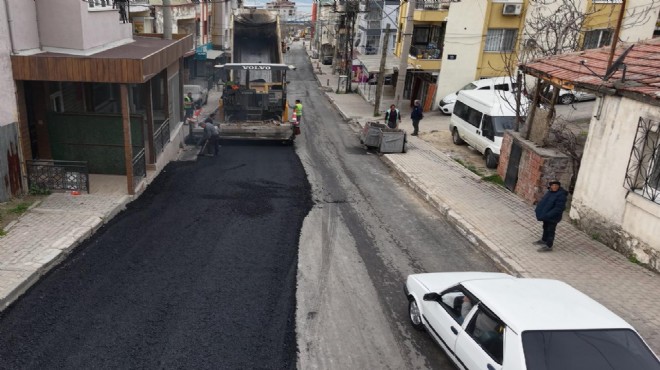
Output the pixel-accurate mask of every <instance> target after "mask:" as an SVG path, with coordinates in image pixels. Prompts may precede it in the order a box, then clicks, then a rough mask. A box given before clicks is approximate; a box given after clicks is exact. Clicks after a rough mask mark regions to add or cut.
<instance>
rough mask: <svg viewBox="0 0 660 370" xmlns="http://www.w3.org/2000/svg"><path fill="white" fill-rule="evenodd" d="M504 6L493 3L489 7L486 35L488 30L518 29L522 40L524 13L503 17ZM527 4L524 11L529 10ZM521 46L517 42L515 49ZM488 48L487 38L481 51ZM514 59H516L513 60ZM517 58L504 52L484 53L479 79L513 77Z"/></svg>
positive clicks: (478, 73) (478, 71)
mask: <svg viewBox="0 0 660 370" xmlns="http://www.w3.org/2000/svg"><path fill="white" fill-rule="evenodd" d="M503 8H504V4H499V3H497V4H495V3H491V5H490V6H489V7H488V10H487V12H488V15H487V16H486V26H485V27H484V35H486V34H488V29H490V28H508V29H517V30H518V39H520V34H521V33H522V27H523V24H524V20H525V15H524V11H523V12H521V15H503V14H502V10H503ZM527 8H528V5H527V3H524V4H523V9H527ZM518 45H519V43H518V42H516V44H515V46H514V48H517V47H518ZM485 46H486V38H485V37H484V38H483V39H482V43H481V50H484V48H485ZM512 58H514V59H512ZM516 59H517V56H516V55H515V54H514V53H510V52H509V53H502V52H492V51H484V52H483V53H482V54H481V58H480V61H479V67H478V70H477V74H476V76H477V78H487V77H500V76H507V75H513V72H514V70H515V68H516V65H517V60H516Z"/></svg>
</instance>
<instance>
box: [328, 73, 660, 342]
mask: <svg viewBox="0 0 660 370" xmlns="http://www.w3.org/2000/svg"><path fill="white" fill-rule="evenodd" d="M322 78H323V77H321V79H322ZM322 80H323V81H325V80H324V79H322ZM326 94H327V95H328V97H329V98H330V99H331V101H332V102H333V104H334V105H335V106H336V107H337V108H338V109H339V110H340V111H341V112H342V115H343V116H344V117H346V118H352V119H354V120H356V121H358V123H360V124H364V122H366V120H369V119H370V117H371V115H372V111H373V106H372V105H370V104H368V103H366V101H365V100H364V99H363V98H362V97H360V96H359V95H357V94H335V93H332V92H327V93H326ZM428 119H433V117H429V118H428ZM428 119H427V120H428ZM425 123H426V122H425ZM355 140H356V143H355V145H359V143H358V139H357V138H356V139H355ZM408 140H409V143H408V152H407V153H406V154H386V155H384V156H383V157H382V158H383V160H384V161H385V162H386V163H387V164H388V165H390V166H391V167H392V168H393V169H394V170H395V171H396V172H397V173H398V174H399V175H400V176H401V178H402V179H403V180H404V181H405V182H406V183H407V184H408V185H409V186H410V187H411V188H412V189H414V190H415V191H416V192H418V193H419V194H420V195H421V196H422V197H423V198H424V199H426V200H427V201H428V202H429V203H430V204H432V205H433V206H434V207H435V208H436V209H438V210H439V211H440V212H441V213H442V214H443V215H444V216H445V217H446V218H447V219H448V220H449V221H450V222H451V223H452V224H453V225H454V226H455V227H456V228H457V229H458V230H459V231H460V232H461V233H463V234H464V235H465V237H466V238H467V239H468V240H470V241H471V242H472V243H473V244H475V245H476V246H478V247H479V248H480V249H482V250H483V251H484V252H485V253H487V254H488V255H490V256H491V257H492V258H493V259H494V260H495V261H497V262H498V263H499V264H500V265H501V266H502V268H503V269H505V270H507V271H509V272H510V273H512V274H514V275H518V276H523V277H537V278H552V279H559V280H563V281H565V282H567V283H568V284H570V285H572V286H574V287H576V288H577V289H579V290H581V291H583V292H585V293H586V294H588V295H589V296H591V297H592V298H594V299H596V300H597V301H599V302H601V303H602V304H604V305H605V306H607V307H608V308H609V309H611V310H612V311H614V312H615V313H617V314H618V315H620V316H621V317H623V318H624V319H626V320H627V321H628V322H630V323H631V324H632V325H633V326H634V327H635V328H636V329H637V330H638V331H639V332H640V333H641V335H642V336H643V337H644V339H645V340H646V341H647V342H648V343H649V345H650V346H651V348H653V350H654V351H655V352H656V353H660V309H659V308H658V307H660V275H658V274H656V273H653V272H651V271H649V270H647V269H645V268H643V267H640V266H638V265H635V264H633V263H631V262H629V261H628V260H627V259H626V258H625V257H624V256H623V255H621V254H619V253H617V252H615V251H614V250H612V249H610V248H608V247H607V246H605V245H603V244H601V243H599V242H597V241H595V240H592V239H591V238H590V237H589V236H587V235H586V234H584V233H583V232H581V231H580V230H578V229H577V228H576V227H574V226H573V225H572V224H571V223H570V222H569V221H568V220H564V221H562V222H561V223H560V224H559V226H558V228H557V239H556V241H555V248H554V249H555V250H554V251H553V252H550V253H539V252H537V251H536V249H537V246H534V245H532V242H534V241H536V240H538V239H539V238H540V235H541V231H542V230H541V224H540V223H539V222H538V221H536V218H535V216H534V207H533V206H532V205H529V204H527V203H525V202H524V201H523V200H522V199H520V198H518V197H517V196H516V195H515V194H512V193H511V192H509V191H508V190H506V189H505V188H503V187H501V186H498V185H495V184H492V183H488V182H484V181H482V180H481V179H480V178H479V177H478V176H477V175H475V174H473V173H472V172H470V171H469V170H467V169H466V168H465V167H463V166H461V165H460V164H458V163H456V162H455V161H454V160H452V159H451V158H450V157H449V156H447V155H446V154H444V153H442V152H440V151H439V150H437V149H435V148H434V147H433V146H432V145H431V144H429V143H426V142H425V141H423V140H421V139H419V138H416V137H410V136H409V139H408ZM566 304H570V302H567V303H566Z"/></svg>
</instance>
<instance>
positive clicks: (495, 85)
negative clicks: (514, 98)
mask: <svg viewBox="0 0 660 370" xmlns="http://www.w3.org/2000/svg"><path fill="white" fill-rule="evenodd" d="M515 85H516V80H515V79H513V78H511V77H493V78H484V79H482V80H476V81H472V82H470V83H469V84H467V85H465V86H463V87H461V88H460V89H458V91H456V92H453V93H451V94H449V95H447V96H445V97H444V98H442V100H440V102H439V103H438V109H440V111H441V112H442V113H444V114H447V115H449V114H451V112H453V111H454V103H456V98H457V95H458V92H459V91H463V90H491V91H492V90H502V91H513V90H514V88H515Z"/></svg>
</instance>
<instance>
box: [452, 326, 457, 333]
mask: <svg viewBox="0 0 660 370" xmlns="http://www.w3.org/2000/svg"><path fill="white" fill-rule="evenodd" d="M450 329H451V332H452V333H454V334H458V330H456V328H455V327H453V326H452V327H451V328H450Z"/></svg>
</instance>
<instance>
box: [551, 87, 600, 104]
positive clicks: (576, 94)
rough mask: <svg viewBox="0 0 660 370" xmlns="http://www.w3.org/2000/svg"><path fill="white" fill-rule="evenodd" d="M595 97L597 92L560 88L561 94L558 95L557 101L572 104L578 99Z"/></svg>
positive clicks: (592, 98) (583, 99)
mask: <svg viewBox="0 0 660 370" xmlns="http://www.w3.org/2000/svg"><path fill="white" fill-rule="evenodd" d="M550 93H552V92H550ZM594 99H596V95H595V94H591V93H588V92H584V91H578V90H566V89H561V90H559V96H558V97H557V102H558V103H559V104H572V103H573V102H576V101H586V100H594Z"/></svg>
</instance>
